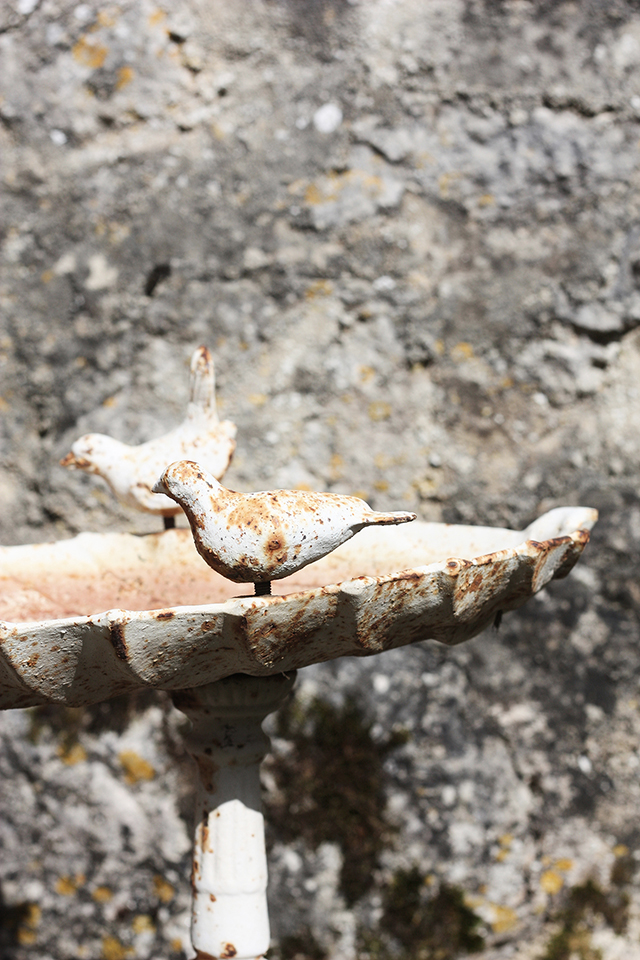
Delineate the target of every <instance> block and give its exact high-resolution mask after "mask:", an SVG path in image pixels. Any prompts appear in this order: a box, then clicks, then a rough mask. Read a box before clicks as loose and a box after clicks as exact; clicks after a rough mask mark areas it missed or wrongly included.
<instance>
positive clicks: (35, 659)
mask: <svg viewBox="0 0 640 960" xmlns="http://www.w3.org/2000/svg"><path fill="white" fill-rule="evenodd" d="M39 659H40V654H39V653H32V654H31V656H30V657H29V659H28V660H27V663H28V664H29V666H30V667H35V665H36V663H37V662H38V660H39Z"/></svg>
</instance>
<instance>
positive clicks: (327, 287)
mask: <svg viewBox="0 0 640 960" xmlns="http://www.w3.org/2000/svg"><path fill="white" fill-rule="evenodd" d="M331 293H333V284H332V283H331V281H330V280H314V281H313V283H310V284H309V286H308V287H307V289H306V290H305V292H304V295H305V298H306V299H307V300H313V299H315V297H328V296H329V295H330V294H331Z"/></svg>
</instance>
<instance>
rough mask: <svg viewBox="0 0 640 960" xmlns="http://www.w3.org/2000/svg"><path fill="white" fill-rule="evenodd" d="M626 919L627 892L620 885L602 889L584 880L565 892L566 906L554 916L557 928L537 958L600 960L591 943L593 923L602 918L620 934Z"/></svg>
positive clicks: (627, 914) (626, 921)
mask: <svg viewBox="0 0 640 960" xmlns="http://www.w3.org/2000/svg"><path fill="white" fill-rule="evenodd" d="M614 869H615V865H614ZM614 882H615V881H614ZM628 919H629V895H628V894H627V893H625V892H624V891H622V890H620V889H619V886H618V887H616V888H614V889H612V890H609V891H604V890H602V889H601V887H599V886H598V884H597V883H595V881H594V880H587V882H586V883H583V884H580V885H579V886H576V887H572V888H571V889H570V890H569V891H568V895H567V900H566V903H565V906H564V908H563V909H562V910H561V911H560V913H559V914H558V917H557V920H558V921H559V922H560V929H559V930H558V932H557V933H555V934H554V935H553V937H552V938H551V940H550V941H549V943H548V944H547V948H546V950H545V952H544V953H543V954H542V956H541V957H540V960H601V957H602V955H601V952H600V950H598V949H596V948H594V947H593V946H592V945H591V931H592V928H593V925H594V922H602V921H604V922H605V923H606V924H607V925H608V926H609V927H611V928H612V930H613V931H614V932H615V933H617V934H621V933H624V931H625V930H626V927H627V923H628Z"/></svg>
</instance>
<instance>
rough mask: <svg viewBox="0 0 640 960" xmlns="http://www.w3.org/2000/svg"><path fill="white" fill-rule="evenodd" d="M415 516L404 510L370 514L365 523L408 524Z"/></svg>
mask: <svg viewBox="0 0 640 960" xmlns="http://www.w3.org/2000/svg"><path fill="white" fill-rule="evenodd" d="M416 516H417V514H415V513H406V512H405V511H404V510H394V511H392V512H391V513H376V512H372V513H371V515H370V517H368V518H367V523H368V524H369V523H380V524H385V523H387V524H388V523H409V522H410V521H411V520H415V519H416Z"/></svg>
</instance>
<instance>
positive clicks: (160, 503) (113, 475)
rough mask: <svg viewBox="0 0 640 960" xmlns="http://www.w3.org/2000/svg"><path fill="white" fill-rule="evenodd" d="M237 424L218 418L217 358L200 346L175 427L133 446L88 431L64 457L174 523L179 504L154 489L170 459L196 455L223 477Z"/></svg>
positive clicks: (128, 499)
mask: <svg viewBox="0 0 640 960" xmlns="http://www.w3.org/2000/svg"><path fill="white" fill-rule="evenodd" d="M235 435H236V427H235V424H233V423H231V422H230V421H229V420H223V421H222V422H220V420H219V418H218V412H217V409H216V399H215V377H214V366H213V357H212V356H211V353H210V352H209V350H207V348H206V347H198V349H197V350H196V351H195V352H194V354H193V356H192V358H191V395H190V400H189V405H188V407H187V416H186V418H185V419H184V420H183V422H182V423H181V424H180V426H178V427H176V428H175V429H174V430H171V432H170V433H166V434H165V435H164V436H162V437H158V438H157V439H155V440H148V441H147V442H146V443H141V444H140V445H139V446H136V447H132V446H128V445H127V444H126V443H121V442H120V441H119V440H115V439H114V438H113V437H108V436H105V435H104V434H101V433H88V434H86V435H85V436H84V437H80V439H79V440H76V442H75V443H74V444H73V446H72V447H71V453H69V454H67V456H66V457H64V459H63V460H61V461H60V463H61V464H62V466H64V467H73V468H75V469H77V470H85V471H86V472H87V473H97V474H98V475H99V476H101V477H102V478H103V480H106V482H107V483H108V485H109V487H110V488H111V490H112V491H113V493H114V494H115V495H116V497H117V498H118V499H119V500H120V501H121V502H122V503H124V504H126V505H127V506H129V507H133V508H134V509H136V510H146V511H147V512H149V513H155V514H159V515H161V516H163V517H164V522H165V527H172V526H173V525H174V522H175V521H174V518H175V515H176V514H177V513H180V506H179V505H177V504H176V503H175V502H174V501H173V500H172V499H171V500H170V499H169V498H168V497H159V496H158V495H157V494H155V493H152V492H151V488H152V487H153V484H154V482H155V481H156V479H157V477H158V475H159V474H160V473H161V472H162V471H163V470H164V468H165V467H166V466H167V464H168V463H172V462H173V461H174V460H176V459H181V458H184V457H197V458H198V459H199V460H201V461H202V463H203V464H204V465H205V466H206V468H207V470H209V471H210V473H212V474H213V476H215V477H218V478H219V477H222V475H223V474H224V472H225V470H226V469H227V467H228V466H229V463H230V461H231V457H232V455H233V451H234V449H235V446H236V443H235Z"/></svg>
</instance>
